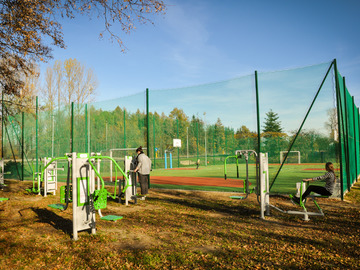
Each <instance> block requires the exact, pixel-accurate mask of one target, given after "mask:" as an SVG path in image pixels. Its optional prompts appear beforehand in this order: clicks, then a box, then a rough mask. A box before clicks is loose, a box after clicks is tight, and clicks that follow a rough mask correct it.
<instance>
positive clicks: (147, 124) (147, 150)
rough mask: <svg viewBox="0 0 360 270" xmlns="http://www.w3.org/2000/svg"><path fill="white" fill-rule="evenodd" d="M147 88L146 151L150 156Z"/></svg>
mask: <svg viewBox="0 0 360 270" xmlns="http://www.w3.org/2000/svg"><path fill="white" fill-rule="evenodd" d="M149 117H150V115H149V88H146V152H147V155H148V157H150V136H149V135H150V121H149Z"/></svg>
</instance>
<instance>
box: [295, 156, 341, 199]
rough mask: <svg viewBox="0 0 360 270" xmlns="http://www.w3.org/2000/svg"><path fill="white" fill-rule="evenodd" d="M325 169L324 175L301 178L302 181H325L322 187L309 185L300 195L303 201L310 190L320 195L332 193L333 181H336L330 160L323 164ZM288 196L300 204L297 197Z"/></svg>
mask: <svg viewBox="0 0 360 270" xmlns="http://www.w3.org/2000/svg"><path fill="white" fill-rule="evenodd" d="M325 170H326V171H327V173H325V174H324V175H321V176H318V177H314V178H307V179H303V181H304V182H310V181H323V182H324V181H325V182H326V183H325V186H324V187H323V186H317V185H310V186H309V187H308V188H307V189H306V191H305V192H304V194H303V195H302V197H301V199H302V201H303V202H304V201H305V199H306V197H308V196H309V195H310V193H311V192H315V193H317V194H319V195H322V196H331V195H332V194H333V191H334V186H335V181H336V175H335V169H334V165H333V164H332V163H331V162H327V163H326V165H325ZM290 198H291V200H292V201H293V202H295V203H296V204H298V205H300V198H299V197H296V196H293V195H291V196H290Z"/></svg>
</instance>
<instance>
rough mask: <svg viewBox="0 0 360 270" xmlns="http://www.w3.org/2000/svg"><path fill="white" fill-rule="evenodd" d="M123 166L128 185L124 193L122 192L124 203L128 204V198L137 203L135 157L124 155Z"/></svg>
mask: <svg viewBox="0 0 360 270" xmlns="http://www.w3.org/2000/svg"><path fill="white" fill-rule="evenodd" d="M124 165H125V167H124V172H125V174H126V175H127V176H128V181H129V183H128V185H129V188H128V189H126V191H125V193H123V198H124V199H125V205H128V204H129V201H130V200H133V202H134V203H135V204H136V203H137V198H138V197H137V192H136V189H137V181H136V179H137V178H136V172H134V170H135V168H136V164H135V158H134V157H132V156H125V164H124ZM121 199H122V197H121V198H120V200H121Z"/></svg>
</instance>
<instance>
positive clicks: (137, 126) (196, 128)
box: [2, 60, 360, 195]
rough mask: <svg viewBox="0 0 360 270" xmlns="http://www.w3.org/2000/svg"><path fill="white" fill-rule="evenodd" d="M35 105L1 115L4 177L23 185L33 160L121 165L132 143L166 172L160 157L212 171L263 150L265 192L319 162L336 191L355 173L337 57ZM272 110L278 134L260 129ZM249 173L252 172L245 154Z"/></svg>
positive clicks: (350, 111) (350, 118)
mask: <svg viewBox="0 0 360 270" xmlns="http://www.w3.org/2000/svg"><path fill="white" fill-rule="evenodd" d="M39 104H40V105H39V106H38V108H37V109H36V105H35V104H34V107H33V108H32V111H31V112H28V113H20V114H15V115H14V114H13V113H11V112H8V111H5V112H4V115H3V119H4V121H3V128H2V138H3V139H2V141H3V148H2V149H3V158H4V160H5V161H6V164H8V165H7V168H8V169H9V170H10V171H11V174H10V175H8V176H7V177H11V178H16V179H31V178H32V177H33V173H34V172H35V171H39V168H41V166H42V160H40V158H41V159H42V158H44V157H55V156H63V155H64V154H65V153H69V152H71V151H76V152H95V153H101V154H103V155H111V156H112V157H114V159H115V160H117V161H118V162H119V163H120V162H123V160H124V156H125V155H134V154H135V153H134V148H136V147H138V146H140V145H141V146H143V147H144V148H146V151H147V153H148V155H149V156H150V157H151V159H152V161H153V168H154V169H161V168H164V167H165V166H169V163H168V162H167V159H165V158H166V157H169V155H171V156H172V164H171V166H173V167H191V166H195V164H196V163H198V162H200V164H201V166H219V167H221V166H222V165H223V164H224V160H225V158H226V157H228V156H229V155H234V154H235V151H236V150H255V151H256V152H259V151H261V152H266V153H268V157H269V163H270V179H271V192H274V193H277V192H293V190H294V187H295V183H296V182H298V181H300V180H301V178H305V177H313V176H314V173H316V174H317V175H318V174H319V173H321V170H322V171H323V169H324V164H325V163H326V162H328V161H331V162H333V163H334V165H335V167H336V171H337V174H338V177H339V179H341V194H342V195H343V194H344V193H345V192H346V191H347V190H349V189H350V187H351V186H352V184H353V183H354V181H356V180H357V176H358V175H359V170H360V160H359V150H360V144H359V142H360V138H359V134H360V133H359V121H360V119H359V109H358V108H357V106H356V105H355V102H354V98H353V97H352V96H351V95H350V93H349V91H348V89H347V88H346V84H345V79H344V78H343V77H342V76H341V75H340V73H339V72H338V70H337V67H336V60H334V61H332V62H329V63H323V64H319V65H314V66H309V67H304V68H297V69H291V70H284V71H276V72H265V73H261V72H255V73H254V74H253V75H249V76H243V77H238V78H233V79H230V80H225V81H221V82H215V83H209V84H203V85H196V86H189V87H183V88H174V89H161V90H155V89H146V91H142V92H139V93H138V94H135V95H131V96H127V97H122V98H119V99H112V100H108V101H103V102H94V103H90V104H86V105H84V104H72V105H66V106H59V107H57V108H55V109H54V110H44V109H41V108H42V106H41V104H42V103H41V100H40V101H39ZM4 106H8V105H4ZM271 114H272V115H273V116H276V122H277V123H278V124H280V130H276V131H272V130H267V132H265V127H266V126H268V125H269V121H270V120H269V118H270V117H269V116H270V115H271ZM270 122H271V121H270ZM174 139H176V140H177V142H179V140H181V147H176V146H174ZM229 162H230V163H231V162H233V163H234V162H235V160H234V159H232V160H231V159H230V160H229ZM240 162H242V163H244V161H243V160H241V161H240ZM64 167H65V165H64ZM104 168H105V169H104V170H105V171H108V170H111V168H108V167H107V165H106V164H104ZM250 168H251V170H255V169H256V166H255V159H254V158H251V159H250ZM66 170H67V168H64V171H63V172H62V174H63V175H65V174H66ZM209 176H211V175H209ZM315 176H316V175H315Z"/></svg>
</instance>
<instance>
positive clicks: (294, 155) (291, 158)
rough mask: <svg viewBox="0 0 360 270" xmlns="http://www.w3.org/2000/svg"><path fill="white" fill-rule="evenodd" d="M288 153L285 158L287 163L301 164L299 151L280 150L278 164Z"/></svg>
mask: <svg viewBox="0 0 360 270" xmlns="http://www.w3.org/2000/svg"><path fill="white" fill-rule="evenodd" d="M287 153H288V157H287V159H286V162H287V163H297V164H301V154H300V151H290V152H289V151H280V164H281V163H282V162H283V161H284V158H285V157H286V154H287Z"/></svg>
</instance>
